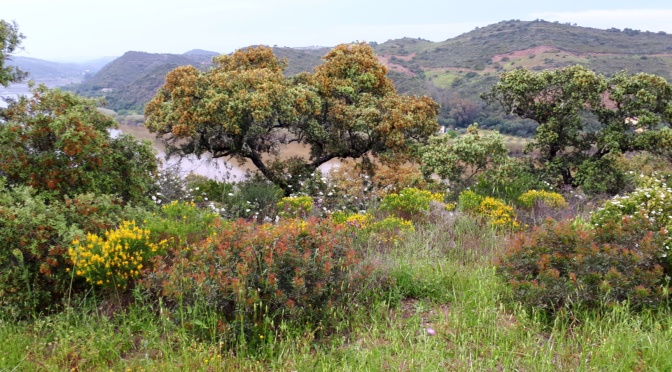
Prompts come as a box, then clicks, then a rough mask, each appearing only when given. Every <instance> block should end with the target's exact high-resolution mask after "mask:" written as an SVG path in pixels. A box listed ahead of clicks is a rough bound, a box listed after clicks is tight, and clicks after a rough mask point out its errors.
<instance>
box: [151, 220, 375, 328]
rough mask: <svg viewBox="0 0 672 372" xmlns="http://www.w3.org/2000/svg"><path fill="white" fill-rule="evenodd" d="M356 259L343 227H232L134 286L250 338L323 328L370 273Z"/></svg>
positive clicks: (293, 223) (300, 223)
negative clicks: (296, 325)
mask: <svg viewBox="0 0 672 372" xmlns="http://www.w3.org/2000/svg"><path fill="white" fill-rule="evenodd" d="M360 260H361V255H360V252H358V251H357V250H355V249H354V248H353V237H352V234H351V232H350V231H348V230H347V229H346V227H345V226H343V225H338V224H334V223H332V222H330V221H322V222H319V221H317V220H315V219H309V220H307V221H304V220H296V219H283V220H281V221H280V223H278V224H277V225H276V224H263V225H257V224H254V223H251V222H246V221H243V220H239V221H236V222H232V223H231V224H227V225H224V226H222V227H221V228H220V229H219V230H217V231H216V232H214V233H212V234H211V235H210V236H209V237H208V238H207V239H205V240H204V241H202V242H201V243H200V244H197V245H194V246H192V247H191V248H190V250H188V251H187V250H182V251H181V252H180V253H179V254H175V255H174V257H173V258H170V257H168V256H166V257H162V258H160V259H158V260H156V261H155V262H154V264H155V267H156V269H155V272H154V273H153V274H152V275H151V276H148V277H147V278H145V279H143V280H142V281H141V283H142V285H143V286H144V287H145V288H147V289H149V290H150V292H152V293H155V294H157V295H161V296H162V297H163V299H164V301H167V302H168V303H172V304H182V306H185V305H186V306H192V305H194V304H202V305H205V306H208V307H211V308H215V309H217V311H218V312H219V313H220V314H222V317H223V318H224V319H225V320H226V322H225V323H226V324H227V327H230V330H232V331H233V330H235V331H236V332H239V330H240V329H241V328H242V329H244V330H245V334H246V335H247V336H249V337H252V336H253V335H258V334H261V333H260V332H262V331H261V330H259V327H261V326H262V325H263V326H266V327H272V326H273V325H274V327H279V325H280V324H281V321H289V322H292V321H296V322H303V321H307V320H310V321H312V322H314V324H317V323H319V322H323V325H325V326H326V324H327V323H328V315H329V314H331V311H333V310H334V309H335V308H337V307H342V306H343V305H345V304H346V303H347V301H348V299H349V298H351V296H352V295H354V294H356V293H357V287H358V286H359V285H360V283H362V280H363V279H364V278H365V277H367V275H368V273H369V271H370V270H371V268H368V267H365V266H361V265H360ZM264 319H271V320H273V321H272V322H271V323H272V324H273V325H271V323H269V322H267V321H266V322H265V321H264ZM220 331H222V332H224V331H225V330H223V329H222V330H220ZM266 331H268V329H266V330H264V331H263V332H266ZM274 331H280V329H279V328H278V329H275V330H274ZM224 336H225V337H226V336H233V335H232V334H228V335H224ZM238 336H239V334H236V337H238Z"/></svg>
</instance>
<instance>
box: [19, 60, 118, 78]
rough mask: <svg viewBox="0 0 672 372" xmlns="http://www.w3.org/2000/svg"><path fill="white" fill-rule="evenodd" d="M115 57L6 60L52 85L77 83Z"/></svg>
mask: <svg viewBox="0 0 672 372" xmlns="http://www.w3.org/2000/svg"><path fill="white" fill-rule="evenodd" d="M115 58H116V57H103V58H99V59H96V60H92V61H87V62H83V63H60V62H52V61H45V60H43V59H37V58H31V57H22V56H13V57H12V58H11V59H10V60H8V61H7V62H8V64H9V65H11V66H19V68H20V69H22V70H23V71H27V72H29V73H30V78H31V79H33V80H35V81H38V82H49V83H50V85H54V83H55V82H58V83H59V84H58V85H63V84H70V83H79V82H81V81H82V80H84V79H86V78H87V77H89V76H93V75H94V74H95V73H97V72H98V71H99V70H100V69H101V68H102V67H103V66H104V65H106V64H107V63H109V62H110V61H112V60H113V59H115Z"/></svg>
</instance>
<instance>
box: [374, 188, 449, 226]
mask: <svg viewBox="0 0 672 372" xmlns="http://www.w3.org/2000/svg"><path fill="white" fill-rule="evenodd" d="M443 198H444V195H443V194H439V193H432V192H430V191H426V190H420V189H417V188H415V187H407V188H405V189H403V190H401V191H400V192H399V193H398V194H389V195H386V196H385V197H383V200H382V202H381V204H380V210H382V211H387V212H390V213H392V214H393V215H394V216H396V217H399V218H403V219H405V220H415V221H422V220H424V218H425V217H426V216H427V214H428V213H429V209H430V208H429V206H430V203H431V202H432V201H434V202H439V203H442V202H443Z"/></svg>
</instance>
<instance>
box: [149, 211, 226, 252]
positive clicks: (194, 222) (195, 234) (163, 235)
mask: <svg viewBox="0 0 672 372" xmlns="http://www.w3.org/2000/svg"><path fill="white" fill-rule="evenodd" d="M217 220H218V217H217V215H216V214H214V213H212V212H211V211H209V210H207V209H200V208H198V207H197V206H196V204H194V202H179V201H177V200H175V201H172V202H171V203H170V204H167V205H164V206H162V207H161V210H160V211H159V213H154V215H153V216H151V217H148V218H147V219H146V220H145V221H143V224H144V228H145V229H147V230H149V231H150V232H151V237H152V239H151V241H152V242H160V241H163V240H166V241H167V243H168V245H169V246H170V247H180V248H186V247H189V245H191V244H196V243H198V242H200V241H201V240H203V239H205V238H206V237H207V236H208V235H209V234H210V233H212V232H213V231H214V230H213V229H214V226H215V222H216V221H217Z"/></svg>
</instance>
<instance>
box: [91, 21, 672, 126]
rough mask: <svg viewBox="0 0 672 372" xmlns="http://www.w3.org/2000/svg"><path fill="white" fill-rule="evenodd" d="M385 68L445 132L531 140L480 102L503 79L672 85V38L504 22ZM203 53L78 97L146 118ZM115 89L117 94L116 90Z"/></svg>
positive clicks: (127, 66) (416, 45) (158, 58)
mask: <svg viewBox="0 0 672 372" xmlns="http://www.w3.org/2000/svg"><path fill="white" fill-rule="evenodd" d="M371 45H372V46H373V47H374V50H375V51H376V53H377V54H378V56H379V60H380V61H381V62H382V63H384V64H385V65H386V66H387V67H388V69H389V76H390V77H391V78H392V79H393V80H394V82H395V84H396V86H397V89H398V90H399V91H400V92H402V93H411V94H427V95H430V96H432V97H433V98H434V99H436V100H437V101H438V102H439V103H440V104H441V105H442V110H441V117H440V121H441V123H442V124H444V125H447V126H457V127H464V126H467V125H468V124H470V123H472V122H474V121H478V122H479V123H481V125H482V126H483V127H490V128H496V129H499V130H500V131H502V132H505V133H510V134H516V135H523V136H524V135H529V134H530V133H531V132H532V131H533V130H534V127H533V126H531V124H530V123H525V122H521V121H518V120H514V119H512V118H509V117H507V116H506V115H505V114H504V113H502V112H498V111H497V109H496V108H494V107H485V106H484V104H483V103H482V101H481V100H480V98H479V95H480V94H481V93H482V92H484V91H486V90H488V89H489V88H490V87H491V86H492V85H493V84H494V83H495V82H496V81H497V80H498V78H499V74H500V73H501V72H504V71H508V70H512V69H516V68H521V67H524V68H529V69H532V70H544V69H555V68H561V67H564V66H568V65H573V64H581V65H585V66H587V67H589V68H591V69H593V70H595V71H598V72H600V73H603V74H605V75H610V74H613V73H616V72H618V71H621V70H628V71H629V72H631V73H636V72H649V73H654V74H657V75H661V76H663V77H665V78H666V79H668V80H672V35H668V34H665V33H664V32H659V33H653V32H641V31H639V30H632V29H624V30H618V29H614V28H612V29H609V30H600V29H594V28H587V27H578V26H573V25H570V24H561V23H557V22H547V21H543V20H536V21H518V20H511V21H504V22H499V23H496V24H492V25H488V26H486V27H480V28H476V29H475V30H472V31H470V32H467V33H464V34H462V35H460V36H457V37H455V38H451V39H448V40H445V41H442V42H432V41H429V40H423V39H412V38H402V39H396V40H389V41H387V42H384V43H380V44H378V43H371ZM273 49H274V52H275V54H276V55H277V56H278V57H280V58H286V59H287V61H288V68H287V70H286V74H287V75H290V76H291V75H294V74H297V73H299V72H301V71H311V70H312V69H313V68H314V67H315V66H317V65H318V64H320V63H321V56H323V55H324V54H326V53H327V51H328V50H329V49H330V48H327V47H311V48H287V47H274V48H273ZM216 54H217V53H215V52H208V51H203V50H199V49H194V50H191V51H189V52H187V53H185V54H182V55H175V54H150V53H141V52H128V53H126V54H125V55H124V56H122V57H120V58H118V59H117V60H115V61H113V62H112V63H110V64H109V65H107V66H106V67H105V68H103V69H102V70H101V71H99V72H98V73H97V74H96V75H95V76H94V77H93V78H91V79H90V80H89V81H87V82H86V83H84V84H82V86H81V87H80V88H78V91H79V92H80V93H82V94H87V95H98V96H100V95H102V93H101V90H102V89H106V88H107V89H106V92H104V93H105V96H106V97H107V100H108V106H109V107H110V108H112V109H115V110H120V109H122V110H123V109H126V110H128V109H132V110H136V111H142V106H143V105H144V103H145V102H146V101H147V100H148V99H149V98H151V97H152V96H153V94H154V93H155V92H156V90H157V89H158V88H159V87H160V86H161V84H162V83H163V76H165V73H167V72H168V71H170V70H171V69H172V68H174V67H176V66H179V65H187V64H192V65H195V66H197V67H199V68H207V67H208V66H209V61H210V60H211V58H212V57H213V56H214V55H216ZM110 89H111V90H110Z"/></svg>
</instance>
